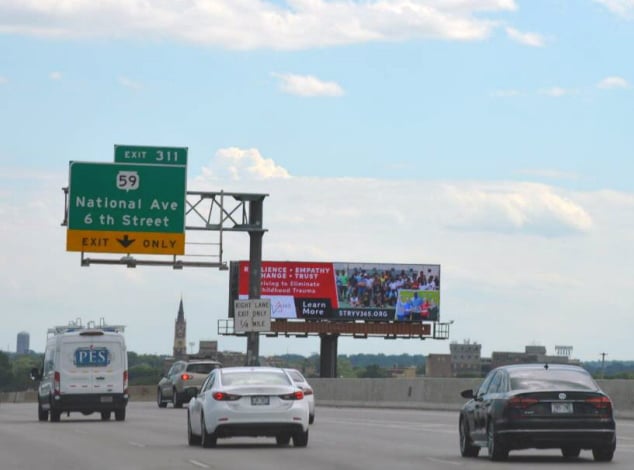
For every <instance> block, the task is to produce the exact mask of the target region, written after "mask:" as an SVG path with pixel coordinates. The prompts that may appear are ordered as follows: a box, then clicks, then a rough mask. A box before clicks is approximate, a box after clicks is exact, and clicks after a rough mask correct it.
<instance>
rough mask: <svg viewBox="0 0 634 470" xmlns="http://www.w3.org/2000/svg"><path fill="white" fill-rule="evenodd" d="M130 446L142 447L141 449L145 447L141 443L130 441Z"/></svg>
mask: <svg viewBox="0 0 634 470" xmlns="http://www.w3.org/2000/svg"><path fill="white" fill-rule="evenodd" d="M128 444H130V445H131V446H132V447H140V448H144V447H145V444H141V443H140V442H134V441H128Z"/></svg>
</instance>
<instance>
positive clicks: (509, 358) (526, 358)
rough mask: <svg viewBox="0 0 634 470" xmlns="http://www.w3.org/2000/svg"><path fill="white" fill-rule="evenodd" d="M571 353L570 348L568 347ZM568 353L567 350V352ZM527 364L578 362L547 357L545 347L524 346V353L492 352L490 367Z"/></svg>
mask: <svg viewBox="0 0 634 470" xmlns="http://www.w3.org/2000/svg"><path fill="white" fill-rule="evenodd" d="M569 348H570V349H569V350H570V351H572V346H569ZM567 351H568V350H567ZM529 362H547V363H551V364H568V363H574V364H577V363H579V361H577V360H574V359H570V358H569V357H568V356H564V355H555V356H552V355H548V354H546V347H545V346H534V345H531V346H526V347H525V348H524V352H502V351H494V352H493V354H492V355H491V367H492V368H495V367H500V366H505V365H508V364H526V363H529Z"/></svg>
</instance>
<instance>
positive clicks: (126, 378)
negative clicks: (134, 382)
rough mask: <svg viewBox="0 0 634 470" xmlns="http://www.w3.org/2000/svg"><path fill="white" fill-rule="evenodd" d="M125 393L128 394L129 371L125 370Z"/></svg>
mask: <svg viewBox="0 0 634 470" xmlns="http://www.w3.org/2000/svg"><path fill="white" fill-rule="evenodd" d="M123 394H124V395H127V394H128V371H127V370H124V371H123Z"/></svg>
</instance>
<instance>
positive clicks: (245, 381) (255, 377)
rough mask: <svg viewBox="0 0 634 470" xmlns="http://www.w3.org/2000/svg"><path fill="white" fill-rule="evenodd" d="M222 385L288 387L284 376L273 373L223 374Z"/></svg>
mask: <svg viewBox="0 0 634 470" xmlns="http://www.w3.org/2000/svg"><path fill="white" fill-rule="evenodd" d="M222 383H223V384H224V385H290V382H289V381H288V378H287V377H286V375H284V374H282V373H281V372H275V371H251V370H247V371H232V372H226V371H225V372H223V374H222Z"/></svg>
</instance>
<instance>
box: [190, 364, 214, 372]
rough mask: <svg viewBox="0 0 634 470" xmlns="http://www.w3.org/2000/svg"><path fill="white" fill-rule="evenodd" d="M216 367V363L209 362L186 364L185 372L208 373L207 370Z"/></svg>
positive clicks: (209, 370)
mask: <svg viewBox="0 0 634 470" xmlns="http://www.w3.org/2000/svg"><path fill="white" fill-rule="evenodd" d="M216 367H218V365H217V364H209V363H207V364H205V363H200V364H188V365H187V372H193V373H194V374H208V373H209V372H211V371H212V370H214V369H215V368H216Z"/></svg>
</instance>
